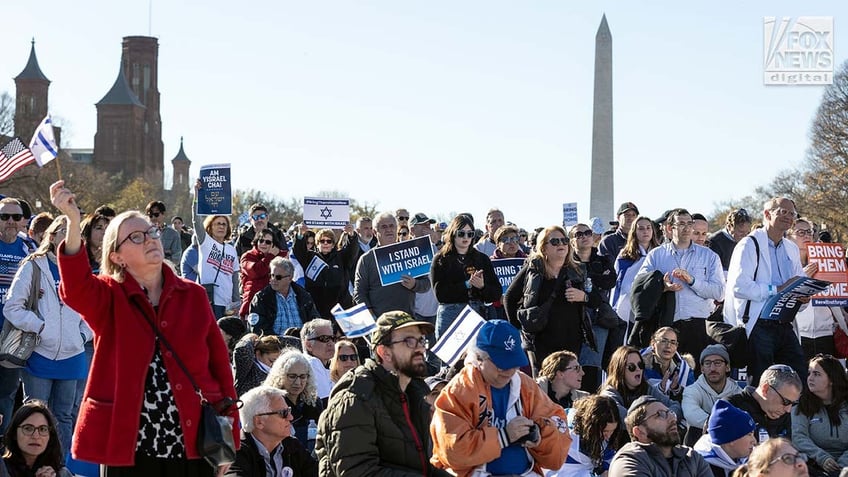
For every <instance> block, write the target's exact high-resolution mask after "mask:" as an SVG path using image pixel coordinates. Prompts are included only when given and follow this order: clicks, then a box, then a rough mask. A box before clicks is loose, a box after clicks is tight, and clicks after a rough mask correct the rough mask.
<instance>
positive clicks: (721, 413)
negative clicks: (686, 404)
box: [708, 399, 757, 445]
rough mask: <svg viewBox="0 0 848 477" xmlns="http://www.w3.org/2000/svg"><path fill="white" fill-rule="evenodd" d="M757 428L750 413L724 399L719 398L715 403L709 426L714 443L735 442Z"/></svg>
mask: <svg viewBox="0 0 848 477" xmlns="http://www.w3.org/2000/svg"><path fill="white" fill-rule="evenodd" d="M756 428H757V425H756V424H755V423H754V419H752V418H751V415H750V414H748V413H747V412H745V411H743V410H742V409H739V408H738V407H735V406H734V405H733V404H730V403H729V402H727V401H725V400H724V399H719V400H718V401H716V403H715V405H713V411H712V413H711V414H710V420H709V427H708V432H709V433H710V440H711V441H712V443H713V444H716V445H721V444H727V443H728V442H733V441H735V440H736V439H739V438H740V437H742V436H744V435H746V434H750V433H751V432H754V429H756Z"/></svg>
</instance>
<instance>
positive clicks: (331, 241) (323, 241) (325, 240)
mask: <svg viewBox="0 0 848 477" xmlns="http://www.w3.org/2000/svg"><path fill="white" fill-rule="evenodd" d="M318 243H325V244H327V243H329V244H331V243H333V240H332V239H321V240H319V241H318Z"/></svg>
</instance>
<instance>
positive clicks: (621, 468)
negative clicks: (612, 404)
mask: <svg viewBox="0 0 848 477" xmlns="http://www.w3.org/2000/svg"><path fill="white" fill-rule="evenodd" d="M609 477H713V473H712V471H711V470H710V466H709V465H708V464H707V461H705V460H704V458H703V457H701V455H700V454H698V453H697V452H695V451H694V450H692V449H691V448H689V447H686V446H680V445H678V446H674V447H673V448H672V449H671V459H670V460H669V459H666V458H665V456H664V455H663V454H662V451H661V450H660V448H659V447H657V446H656V445H654V444H643V443H641V442H630V443H628V444H626V445H625V446H624V447H622V448H621V449H619V451H618V452H617V453H616V454H615V457H613V459H612V463H611V464H610V468H609Z"/></svg>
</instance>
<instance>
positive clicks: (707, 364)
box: [701, 359, 727, 368]
mask: <svg viewBox="0 0 848 477" xmlns="http://www.w3.org/2000/svg"><path fill="white" fill-rule="evenodd" d="M725 364H727V361H725V360H723V359H716V360H712V361H710V360H704V362H703V363H701V367H702V368H711V367H713V366H715V367H717V368H721V367H723V366H724V365H725Z"/></svg>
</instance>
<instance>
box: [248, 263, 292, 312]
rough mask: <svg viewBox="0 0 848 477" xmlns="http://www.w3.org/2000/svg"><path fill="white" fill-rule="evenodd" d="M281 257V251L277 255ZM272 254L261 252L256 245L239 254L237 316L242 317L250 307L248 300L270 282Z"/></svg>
mask: <svg viewBox="0 0 848 477" xmlns="http://www.w3.org/2000/svg"><path fill="white" fill-rule="evenodd" d="M278 256H280V257H283V256H285V255H283V254H282V252H281V253H280V254H279V255H278ZM273 259H274V255H271V254H270V253H262V252H260V251H259V249H257V248H256V247H253V248H252V249H250V250H248V251H247V252H244V255H242V256H241V263H240V266H239V274H240V277H241V306H240V307H239V316H240V317H242V318H244V317H245V316H247V312H248V310H249V309H250V300H252V299H253V295H256V294H257V293H259V290H261V289H263V288H265V287H266V286H268V284H269V283H271V260H273Z"/></svg>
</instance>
